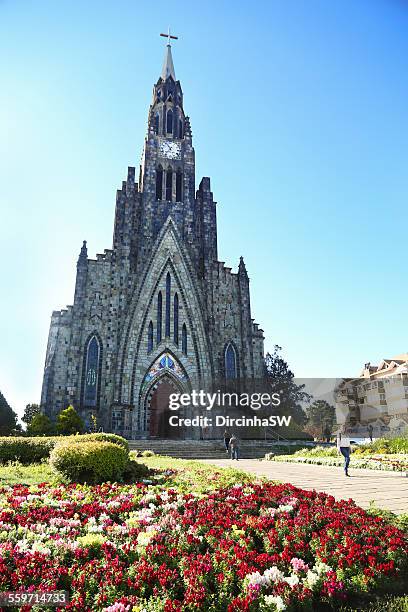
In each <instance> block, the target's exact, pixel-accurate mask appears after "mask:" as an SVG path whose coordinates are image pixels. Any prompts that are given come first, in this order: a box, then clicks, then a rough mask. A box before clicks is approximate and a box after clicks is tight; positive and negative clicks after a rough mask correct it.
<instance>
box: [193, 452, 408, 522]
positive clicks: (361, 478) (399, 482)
mask: <svg viewBox="0 0 408 612" xmlns="http://www.w3.org/2000/svg"><path fill="white" fill-rule="evenodd" d="M201 461H203V460H201ZM205 461H206V463H213V464H215V465H218V466H220V467H232V466H233V467H237V468H239V469H241V470H245V471H247V472H253V473H255V474H258V475H259V476H267V477H268V478H270V479H271V480H280V481H281V482H290V483H292V484H293V485H295V486H297V487H301V488H302V489H308V490H311V489H316V490H317V491H324V492H325V493H328V494H329V495H333V496H334V497H335V498H336V499H350V498H351V499H354V500H355V502H356V503H357V504H358V505H359V506H362V507H363V508H368V505H369V503H370V501H371V500H374V501H375V503H376V505H377V506H378V507H379V508H387V509H388V510H391V511H392V512H396V513H397V514H400V513H403V512H404V513H408V478H407V477H403V476H401V475H400V474H396V473H395V472H380V471H379V470H353V469H352V468H350V475H351V477H350V478H346V477H345V476H344V474H343V471H342V469H341V468H337V467H325V466H321V465H307V464H301V465H299V464H296V463H281V462H277V461H256V460H254V459H242V460H240V461H231V460H230V459H215V460H213V459H208V460H205Z"/></svg>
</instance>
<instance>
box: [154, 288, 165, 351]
mask: <svg viewBox="0 0 408 612" xmlns="http://www.w3.org/2000/svg"><path fill="white" fill-rule="evenodd" d="M162 319H163V298H162V292H161V291H159V295H158V296H157V334H156V339H157V342H158V343H159V342H161V339H162Z"/></svg>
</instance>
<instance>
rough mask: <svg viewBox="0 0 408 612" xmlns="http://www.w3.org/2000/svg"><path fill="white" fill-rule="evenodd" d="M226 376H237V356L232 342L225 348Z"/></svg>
mask: <svg viewBox="0 0 408 612" xmlns="http://www.w3.org/2000/svg"><path fill="white" fill-rule="evenodd" d="M225 377H226V378H236V377H237V357H236V354H235V349H234V347H233V346H232V344H229V345H228V346H227V348H226V349H225Z"/></svg>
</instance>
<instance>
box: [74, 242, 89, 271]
mask: <svg viewBox="0 0 408 612" xmlns="http://www.w3.org/2000/svg"><path fill="white" fill-rule="evenodd" d="M87 262H88V249H87V248H86V240H84V241H83V243H82V247H81V252H80V254H79V257H78V262H77V265H78V266H80V265H81V264H86V263H87Z"/></svg>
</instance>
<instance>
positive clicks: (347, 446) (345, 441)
mask: <svg viewBox="0 0 408 612" xmlns="http://www.w3.org/2000/svg"><path fill="white" fill-rule="evenodd" d="M348 433H349V430H348V429H347V428H346V427H343V431H339V433H338V434H337V450H338V452H339V453H341V454H342V455H343V457H344V474H345V475H346V476H350V474H349V473H348V468H349V465H350V453H351V442H350V438H349V436H348Z"/></svg>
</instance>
